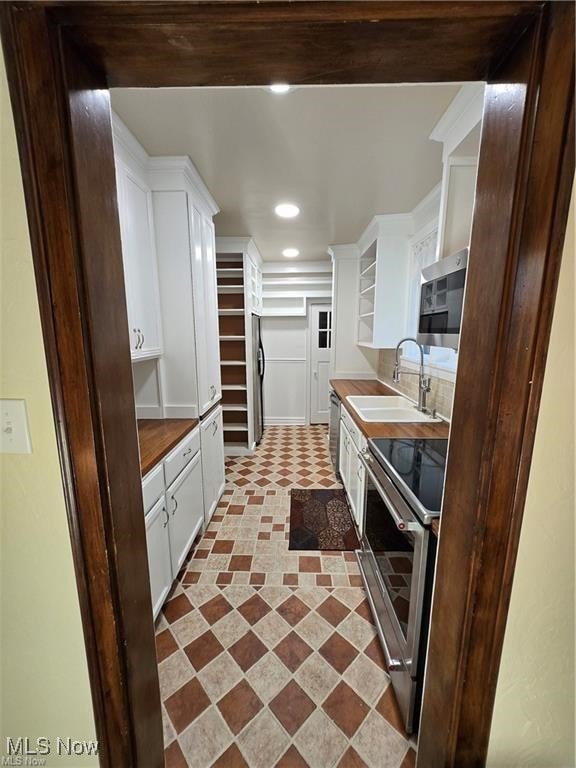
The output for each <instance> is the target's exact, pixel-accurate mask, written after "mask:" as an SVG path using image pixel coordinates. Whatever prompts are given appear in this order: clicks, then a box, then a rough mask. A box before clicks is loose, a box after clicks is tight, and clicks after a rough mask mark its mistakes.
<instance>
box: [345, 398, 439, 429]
mask: <svg viewBox="0 0 576 768" xmlns="http://www.w3.org/2000/svg"><path fill="white" fill-rule="evenodd" d="M346 400H347V401H348V402H349V403H350V405H351V406H352V408H354V410H355V411H356V413H357V414H358V416H360V418H361V419H362V421H391V422H406V423H409V422H413V423H430V422H437V421H442V419H440V418H438V417H432V416H429V415H428V414H426V413H422V412H421V411H419V410H418V409H417V408H416V406H415V405H414V403H412V402H410V400H408V399H407V398H406V397H402V396H401V395H398V396H397V395H380V396H372V395H349V396H348V397H347V398H346Z"/></svg>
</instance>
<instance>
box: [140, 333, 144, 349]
mask: <svg viewBox="0 0 576 768" xmlns="http://www.w3.org/2000/svg"><path fill="white" fill-rule="evenodd" d="M140 333H141V334H142V341H141V342H140V349H142V347H143V346H144V332H143V331H140Z"/></svg>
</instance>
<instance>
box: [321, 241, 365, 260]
mask: <svg viewBox="0 0 576 768" xmlns="http://www.w3.org/2000/svg"><path fill="white" fill-rule="evenodd" d="M328 255H329V256H330V258H331V259H332V263H334V262H336V261H344V260H345V259H349V260H350V259H352V260H354V261H357V260H358V259H359V258H360V250H359V248H358V246H357V245H356V243H348V244H347V245H331V246H330V247H329V248H328Z"/></svg>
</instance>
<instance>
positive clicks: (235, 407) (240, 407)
mask: <svg viewBox="0 0 576 768" xmlns="http://www.w3.org/2000/svg"><path fill="white" fill-rule="evenodd" d="M222 410H224V411H247V410H248V406H247V405H243V404H241V403H240V404H238V405H223V406H222Z"/></svg>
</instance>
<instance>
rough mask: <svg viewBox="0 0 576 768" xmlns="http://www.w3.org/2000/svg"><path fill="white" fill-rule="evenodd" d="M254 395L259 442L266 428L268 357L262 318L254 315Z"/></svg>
mask: <svg viewBox="0 0 576 768" xmlns="http://www.w3.org/2000/svg"><path fill="white" fill-rule="evenodd" d="M252 355H253V361H252V372H253V373H252V376H253V380H252V397H253V398H254V401H253V404H254V407H253V409H252V410H253V412H254V442H255V443H256V444H258V443H259V442H260V440H261V439H262V430H263V428H264V369H265V367H266V359H265V357H264V347H263V346H262V338H261V336H260V318H259V317H258V315H252Z"/></svg>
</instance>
